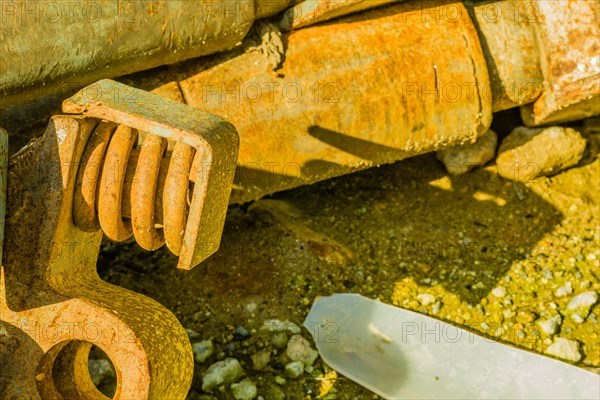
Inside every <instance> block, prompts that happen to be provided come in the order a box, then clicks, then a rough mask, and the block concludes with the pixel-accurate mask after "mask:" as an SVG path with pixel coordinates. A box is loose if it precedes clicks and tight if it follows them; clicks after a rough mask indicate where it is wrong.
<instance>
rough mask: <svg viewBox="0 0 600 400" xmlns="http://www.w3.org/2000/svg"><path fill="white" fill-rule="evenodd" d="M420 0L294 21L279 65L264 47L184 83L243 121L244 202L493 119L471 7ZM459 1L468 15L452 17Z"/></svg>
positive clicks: (461, 137) (191, 100) (190, 96)
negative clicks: (307, 24) (299, 24)
mask: <svg viewBox="0 0 600 400" xmlns="http://www.w3.org/2000/svg"><path fill="white" fill-rule="evenodd" d="M417 3H418V2H413V3H405V4H398V5H394V6H390V7H387V8H382V9H377V10H372V11H369V12H364V13H361V14H355V15H352V16H349V17H346V18H343V19H341V20H336V21H335V22H331V23H326V24H323V25H317V26H314V27H311V28H308V29H301V30H298V31H295V32H293V33H291V34H290V35H288V36H286V41H287V52H286V57H285V61H284V63H283V65H282V68H281V69H280V70H278V71H277V74H274V73H273V72H272V71H270V70H269V68H268V65H267V64H266V62H265V61H264V59H263V58H262V56H261V55H260V54H258V53H255V52H253V53H246V54H243V55H241V56H239V57H235V58H232V59H230V60H227V61H225V62H223V63H222V64H219V65H216V66H215V67H213V68H210V69H208V70H206V71H202V72H200V73H198V74H196V75H194V76H191V77H190V78H188V79H185V80H183V81H182V82H181V83H180V84H181V88H182V92H183V94H184V98H185V100H186V102H187V103H188V104H191V105H193V106H195V107H197V108H199V109H202V110H207V111H209V112H212V113H215V114H217V115H220V116H222V117H224V118H225V119H227V120H228V121H230V122H232V123H233V124H234V125H235V126H236V128H237V129H238V131H239V132H240V140H241V143H240V154H239V157H238V169H237V173H236V178H235V182H234V184H235V185H234V190H233V192H232V200H231V201H232V202H245V201H249V200H254V199H257V198H260V197H262V196H264V195H266V194H268V193H273V192H276V191H279V190H284V189H288V188H291V187H294V186H298V185H302V184H306V183H311V182H315V181H319V180H322V179H327V178H330V177H333V176H338V175H342V174H345V173H349V172H352V171H357V170H361V169H365V168H369V167H373V166H377V165H381V164H384V163H389V162H393V161H396V160H400V159H402V158H406V157H409V156H413V155H416V154H421V153H425V152H429V151H433V150H436V149H438V148H442V147H444V146H448V145H453V144H458V143H464V142H470V141H474V140H475V139H476V138H477V136H478V135H479V134H481V133H483V132H485V131H486V130H487V128H488V127H489V124H490V121H491V113H492V105H491V102H490V101H485V100H484V90H486V89H488V88H489V81H488V72H487V68H486V64H485V60H484V57H483V54H482V51H481V48H480V46H479V39H478V37H477V32H476V31H475V28H474V26H473V23H472V22H471V20H470V18H468V16H467V12H466V9H465V8H464V6H463V4H462V3H461V2H456V1H436V2H435V4H432V3H430V8H428V9H426V10H424V11H425V14H423V9H422V8H421V6H420V5H419V4H417ZM451 11H452V12H453V13H458V14H459V15H462V16H463V17H462V18H447V17H446V14H447V13H449V12H451ZM423 18H427V19H426V20H425V21H424V20H423ZM448 49H452V56H451V57H449V55H448Z"/></svg>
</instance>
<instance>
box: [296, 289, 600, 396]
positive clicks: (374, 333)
mask: <svg viewBox="0 0 600 400" xmlns="http://www.w3.org/2000/svg"><path fill="white" fill-rule="evenodd" d="M304 326H306V328H307V329H308V330H309V331H311V333H312V335H313V337H314V339H315V342H316V344H317V349H318V350H319V353H320V354H321V357H322V358H323V360H324V361H325V362H326V363H327V364H328V365H330V366H331V367H332V368H334V369H336V370H337V371H338V372H340V373H342V374H343V375H345V376H346V377H348V378H350V379H352V380H353V381H355V382H357V383H359V384H361V385H363V386H365V387H366V388H368V389H370V390H372V391H373V392H375V393H377V394H379V395H380V396H382V397H384V398H386V399H599V398H600V376H599V375H596V374H594V373H592V372H589V371H586V370H584V369H581V368H577V367H574V366H572V365H569V364H566V363H563V362H561V361H558V360H555V359H552V358H548V357H544V356H540V355H537V354H534V353H531V352H528V351H524V350H519V349H517V348H514V347H511V346H507V345H504V344H501V343H498V342H494V341H492V340H490V339H487V338H484V337H481V336H478V335H475V334H474V333H471V332H468V331H465V330H463V329H460V328H457V327H455V326H453V325H449V324H446V323H444V322H442V321H439V320H436V319H434V318H431V317H427V316H425V315H422V314H419V313H416V312H412V311H408V310H404V309H401V308H397V307H393V306H390V305H386V304H382V303H380V302H378V301H374V300H370V299H367V298H365V297H362V296H360V295H356V294H337V295H333V296H330V297H320V298H318V299H317V300H316V301H315V303H314V305H313V307H312V309H311V311H310V313H309V314H308V316H307V317H306V320H305V321H304Z"/></svg>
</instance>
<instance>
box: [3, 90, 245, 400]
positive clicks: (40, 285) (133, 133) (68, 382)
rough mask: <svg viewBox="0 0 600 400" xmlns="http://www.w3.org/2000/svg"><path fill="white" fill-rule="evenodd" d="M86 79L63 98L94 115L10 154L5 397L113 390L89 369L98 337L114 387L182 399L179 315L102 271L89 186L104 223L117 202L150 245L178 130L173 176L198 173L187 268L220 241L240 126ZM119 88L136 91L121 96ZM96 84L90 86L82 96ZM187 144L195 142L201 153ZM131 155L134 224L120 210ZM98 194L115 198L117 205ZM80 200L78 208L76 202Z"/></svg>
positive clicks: (123, 227) (62, 124) (187, 372)
mask: <svg viewBox="0 0 600 400" xmlns="http://www.w3.org/2000/svg"><path fill="white" fill-rule="evenodd" d="M87 89H88V90H87V91H86V90H84V91H82V92H81V93H79V94H78V95H77V96H75V97H74V98H71V99H68V100H66V101H65V103H64V108H65V111H70V112H81V113H84V114H88V115H84V116H82V115H71V116H68V115H61V116H55V117H53V118H52V119H51V121H50V124H49V125H48V128H47V130H46V133H45V134H44V135H43V136H42V137H41V138H40V139H38V140H37V141H35V142H34V143H33V144H32V145H30V146H29V147H28V148H27V149H25V150H24V151H22V152H20V153H19V154H17V155H16V156H15V157H13V159H12V160H11V165H10V169H9V176H10V179H9V182H10V186H9V198H10V199H11V201H10V203H9V210H8V211H9V212H8V216H9V217H8V220H7V229H6V231H7V244H6V249H7V251H6V258H5V262H4V264H3V265H2V267H0V328H2V331H1V332H2V341H1V342H0V398H3V399H4V398H8V399H11V398H31V399H65V400H67V399H75V398H80V399H106V397H105V396H104V395H103V394H102V393H100V392H99V391H98V389H97V388H96V387H95V386H94V384H93V383H92V381H91V379H90V376H89V372H88V366H87V360H88V354H89V352H90V349H91V347H92V345H96V346H98V347H100V348H101V349H102V350H103V351H104V352H105V353H106V354H107V355H108V356H109V357H110V359H111V361H112V363H113V365H114V367H115V370H116V375H117V381H118V382H117V383H118V385H117V390H116V394H115V396H114V398H115V399H123V400H128V399H142V398H143V399H146V398H147V399H166V398H176V399H180V398H184V397H185V395H186V393H187V391H188V389H189V387H190V384H191V379H192V374H193V359H192V353H191V348H190V345H189V341H188V338H187V334H186V333H185V331H184V329H183V327H181V325H180V324H179V323H178V321H177V319H176V318H175V317H174V316H173V315H172V314H171V313H170V312H169V311H168V310H167V309H165V308H164V307H162V306H161V305H160V304H158V303H157V302H155V301H153V300H151V299H149V298H146V297H144V296H141V295H139V294H136V293H133V292H130V291H128V290H125V289H122V288H119V287H117V286H113V285H110V284H107V283H105V282H103V281H102V280H101V279H100V278H99V277H98V275H97V272H96V258H97V255H98V251H99V248H100V244H101V239H102V230H100V229H99V227H98V226H97V225H95V223H96V221H95V209H94V202H95V200H94V197H93V195H92V192H93V189H94V188H98V189H99V200H98V205H99V209H98V213H99V214H100V215H101V217H100V225H101V226H102V227H103V228H104V226H103V224H102V220H103V217H102V210H104V211H105V212H106V211H111V210H112V211H114V213H115V215H116V216H115V215H113V221H116V222H117V223H116V224H115V226H116V228H115V229H116V230H117V231H118V232H117V234H118V235H125V236H127V235H128V234H130V233H131V232H132V231H133V232H135V233H136V238H137V239H140V238H141V239H142V241H143V240H146V241H143V243H142V244H143V245H145V246H146V247H156V246H157V242H164V239H163V238H161V237H158V238H157V237H156V236H157V230H158V229H157V226H158V223H159V222H162V221H160V220H158V219H157V218H156V215H154V211H155V206H156V204H159V205H160V204H161V203H160V202H158V201H157V200H156V198H155V196H157V195H162V191H161V190H158V189H159V188H158V186H159V185H166V184H167V182H166V180H167V175H168V173H167V171H166V169H167V168H166V167H168V166H169V164H168V163H165V162H164V161H165V158H163V153H164V152H165V150H166V138H169V139H173V140H175V141H176V142H177V145H176V149H178V150H177V152H175V153H174V154H175V156H176V157H181V158H182V160H183V164H181V165H180V164H177V163H176V164H177V165H178V167H179V168H175V170H174V171H173V173H174V174H175V176H174V177H172V178H171V180H173V181H174V182H175V184H180V183H182V181H181V176H180V175H181V174H182V173H185V172H188V173H191V175H192V177H191V178H190V176H189V174H186V175H185V181H184V182H183V183H184V184H183V185H182V186H183V187H184V188H185V194H186V195H187V188H188V186H189V180H190V179H191V180H192V181H193V182H194V183H193V186H194V191H193V200H192V204H191V206H190V209H189V214H188V215H187V216H184V217H183V218H182V216H181V215H177V216H176V217H177V223H178V224H181V221H182V220H183V221H185V220H186V218H185V217H187V225H186V226H185V233H184V235H183V240H182V241H183V243H182V244H180V247H181V251H180V253H181V257H180V263H179V267H180V268H186V269H188V268H191V267H193V266H195V265H196V264H197V263H199V262H200V261H202V260H203V259H204V258H205V257H207V256H208V255H210V254H211V253H212V252H214V251H215V250H216V248H217V247H218V242H219V239H220V235H221V231H222V227H223V219H224V216H225V212H226V209H227V204H228V199H229V191H230V188H231V182H232V180H233V172H234V165H235V164H234V163H235V159H236V156H237V149H238V137H237V133H236V131H235V129H234V128H233V127H232V126H231V125H230V124H228V123H227V122H226V121H224V120H222V119H220V118H218V117H215V116H212V115H210V114H207V113H203V112H200V111H199V110H195V109H193V108H191V107H189V106H186V105H184V104H180V103H177V102H174V101H172V100H168V99H166V98H163V97H160V96H156V95H152V94H149V93H146V92H143V91H139V90H138V91H133V92H130V91H129V90H130V89H132V88H128V87H126V86H124V85H122V84H118V83H116V82H112V81H100V82H98V84H97V85H95V86H94V87H89V88H87ZM115 91H116V92H119V91H120V92H121V93H123V92H128V93H131V94H132V97H129V98H128V101H129V102H127V104H125V103H123V99H122V98H119V97H117V96H116V95H115V93H116V92H115ZM90 93H94V97H93V98H89V97H87V95H88V94H90ZM90 115H91V116H90ZM94 116H95V117H98V118H94ZM109 121H110V122H109ZM117 124H121V125H120V126H118V127H117ZM115 128H116V129H115ZM138 130H143V131H145V132H147V133H148V134H147V135H146V136H145V139H144V146H142V149H141V150H139V151H136V152H133V153H135V155H134V156H133V157H130V154H131V153H132V148H133V147H134V146H135V143H136V139H137V131H138ZM113 131H114V134H112V132H113ZM109 139H110V140H109ZM190 148H193V149H195V154H196V157H195V158H194V159H193V160H192V156H193V155H194V152H193V151H192V152H190V151H189V149H190ZM104 149H106V159H105V160H103V158H104V155H103V153H104ZM131 159H133V160H134V161H135V163H134V168H133V170H135V174H134V180H133V183H132V184H131V185H130V188H131V192H132V193H131V196H129V202H130V203H131V212H130V214H131V217H132V219H133V224H130V223H126V222H127V221H126V220H125V219H124V218H123V215H122V213H121V206H122V204H123V201H122V196H123V188H124V184H125V181H124V180H125V176H126V175H127V174H126V170H127V169H131V168H130V166H131ZM93 164H96V165H93ZM194 164H195V166H194ZM100 165H102V173H101V174H99V173H98V171H97V169H99V167H100ZM163 167H165V168H164V169H165V172H164V173H163V174H160V173H159V169H160V170H162V169H163ZM82 171H83V172H82ZM107 174H110V176H108V175H107ZM99 175H101V176H100V178H99ZM88 177H89V178H90V182H89V185H88V182H87V179H88ZM98 179H100V181H101V184H100V185H99V187H98V185H97V184H96V183H97V182H98ZM173 184H174V183H169V185H173ZM178 189H180V188H178ZM82 190H84V192H85V193H80V194H77V195H75V192H76V191H82ZM107 190H108V191H107ZM150 192H152V193H150ZM104 198H105V200H107V201H109V200H110V201H112V203H114V204H112V206H111V207H112V208H111V207H109V206H107V205H106V204H104V203H103V199H104ZM184 200H185V199H184ZM75 207H80V208H81V210H80V212H79V213H75V211H74V208H75ZM180 210H181V208H180ZM184 210H185V209H184ZM77 215H78V216H77ZM136 216H141V217H143V218H142V219H141V220H140V219H135V217H136ZM77 220H80V222H81V221H83V225H84V229H81V228H80V227H78V225H77V223H76V221H77ZM119 224H120V225H119ZM149 227H151V228H153V229H154V231H153V230H149V229H148V228H149ZM94 228H95V229H94ZM140 230H141V231H142V232H141V234H140V232H139V231H140ZM206 240H209V241H212V242H206ZM160 244H162V243H160Z"/></svg>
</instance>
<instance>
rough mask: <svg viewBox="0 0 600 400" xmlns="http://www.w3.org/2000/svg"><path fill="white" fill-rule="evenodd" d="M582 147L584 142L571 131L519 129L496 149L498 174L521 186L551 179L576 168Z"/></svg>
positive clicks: (559, 128) (565, 129)
mask: <svg viewBox="0 0 600 400" xmlns="http://www.w3.org/2000/svg"><path fill="white" fill-rule="evenodd" d="M585 146H586V141H585V139H583V138H582V137H581V135H580V134H579V132H577V131H576V130H574V129H571V128H563V127H559V126H555V127H549V128H534V129H532V128H526V127H523V126H520V127H518V128H515V129H514V130H513V131H512V132H511V133H510V134H509V135H508V136H507V137H506V138H505V139H504V140H503V141H502V144H501V145H500V148H499V149H498V157H497V158H496V165H497V166H498V174H499V175H500V176H502V177H504V178H506V179H511V180H514V181H520V182H527V181H531V180H533V179H535V178H537V177H539V176H550V175H554V174H556V173H558V172H560V171H561V170H563V169H566V168H569V167H572V166H574V165H575V164H577V163H578V162H579V160H581V157H582V156H583V152H584V150H585Z"/></svg>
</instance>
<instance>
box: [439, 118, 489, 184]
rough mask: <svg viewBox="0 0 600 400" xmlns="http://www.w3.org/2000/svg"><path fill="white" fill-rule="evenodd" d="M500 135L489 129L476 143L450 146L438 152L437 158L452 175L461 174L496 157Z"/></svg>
mask: <svg viewBox="0 0 600 400" xmlns="http://www.w3.org/2000/svg"><path fill="white" fill-rule="evenodd" d="M497 145H498V135H496V132H494V131H493V130H491V129H490V130H489V131H487V132H486V133H484V134H483V135H481V136H480V137H479V138H478V139H477V141H476V142H475V143H467V144H463V145H460V146H454V147H450V148H448V149H444V150H440V151H438V152H437V158H438V160H440V161H441V162H443V163H444V165H445V166H446V169H447V170H448V172H449V173H450V174H452V175H460V174H464V173H466V172H469V171H470V170H472V169H474V168H476V167H480V166H482V165H485V163H487V162H488V161H490V160H491V159H492V158H494V155H495V154H496V146H497Z"/></svg>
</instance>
